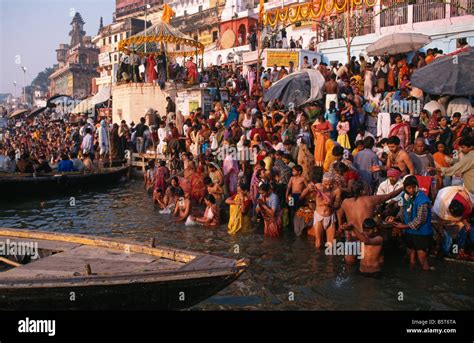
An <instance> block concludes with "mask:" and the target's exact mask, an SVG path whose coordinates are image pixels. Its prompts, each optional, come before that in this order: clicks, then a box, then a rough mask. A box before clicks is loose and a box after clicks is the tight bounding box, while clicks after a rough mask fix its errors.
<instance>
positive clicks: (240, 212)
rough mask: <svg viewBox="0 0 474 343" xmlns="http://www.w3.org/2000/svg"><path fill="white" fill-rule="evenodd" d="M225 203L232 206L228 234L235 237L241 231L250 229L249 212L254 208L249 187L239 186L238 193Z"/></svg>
mask: <svg viewBox="0 0 474 343" xmlns="http://www.w3.org/2000/svg"><path fill="white" fill-rule="evenodd" d="M225 203H226V204H228V205H230V209H229V218H230V219H229V224H228V226H227V229H228V230H227V232H228V233H229V234H230V235H235V234H236V233H237V232H239V231H247V230H248V229H249V228H250V215H249V211H250V208H251V207H252V200H250V196H249V194H248V187H247V185H246V184H241V185H239V187H238V188H237V193H236V194H235V195H234V196H232V197H230V198H228V199H227V200H226V201H225Z"/></svg>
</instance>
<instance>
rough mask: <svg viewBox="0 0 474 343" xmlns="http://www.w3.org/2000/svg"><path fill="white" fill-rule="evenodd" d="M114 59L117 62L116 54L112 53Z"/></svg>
mask: <svg viewBox="0 0 474 343" xmlns="http://www.w3.org/2000/svg"><path fill="white" fill-rule="evenodd" d="M114 61H115V62H117V54H115V55H114Z"/></svg>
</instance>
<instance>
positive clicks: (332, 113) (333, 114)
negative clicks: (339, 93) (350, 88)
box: [324, 101, 338, 140]
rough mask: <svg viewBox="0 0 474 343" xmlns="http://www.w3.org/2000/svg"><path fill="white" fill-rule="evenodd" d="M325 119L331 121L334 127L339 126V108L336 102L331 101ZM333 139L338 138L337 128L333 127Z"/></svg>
mask: <svg viewBox="0 0 474 343" xmlns="http://www.w3.org/2000/svg"><path fill="white" fill-rule="evenodd" d="M324 119H326V120H327V121H329V123H330V124H331V126H332V127H334V128H336V127H337V122H338V118H337V109H336V102H335V101H331V102H330V103H329V108H328V109H327V110H326V113H324ZM331 139H332V140H336V139H337V131H336V129H333V130H332V131H331Z"/></svg>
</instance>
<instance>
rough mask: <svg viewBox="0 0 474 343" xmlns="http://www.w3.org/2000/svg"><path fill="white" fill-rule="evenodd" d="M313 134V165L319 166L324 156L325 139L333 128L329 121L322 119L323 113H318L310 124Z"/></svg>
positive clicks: (322, 162)
mask: <svg viewBox="0 0 474 343" xmlns="http://www.w3.org/2000/svg"><path fill="white" fill-rule="evenodd" d="M311 130H312V131H313V136H314V165H315V166H317V167H321V166H322V165H323V164H324V159H325V157H326V149H325V147H326V141H327V140H328V139H329V134H330V132H331V131H332V130H333V128H332V126H331V124H330V123H329V121H327V120H325V119H324V115H319V116H318V118H317V119H316V120H315V122H314V124H313V125H312V126H311Z"/></svg>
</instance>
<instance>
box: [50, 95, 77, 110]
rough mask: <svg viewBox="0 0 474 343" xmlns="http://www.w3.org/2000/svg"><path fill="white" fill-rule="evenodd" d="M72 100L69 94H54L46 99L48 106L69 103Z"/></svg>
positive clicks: (52, 106)
mask: <svg viewBox="0 0 474 343" xmlns="http://www.w3.org/2000/svg"><path fill="white" fill-rule="evenodd" d="M70 101H72V98H71V97H70V96H69V95H65V94H58V95H54V96H52V97H51V98H49V99H48V100H47V101H46V107H48V108H54V107H56V105H57V104H68V103H69V102H70Z"/></svg>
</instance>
